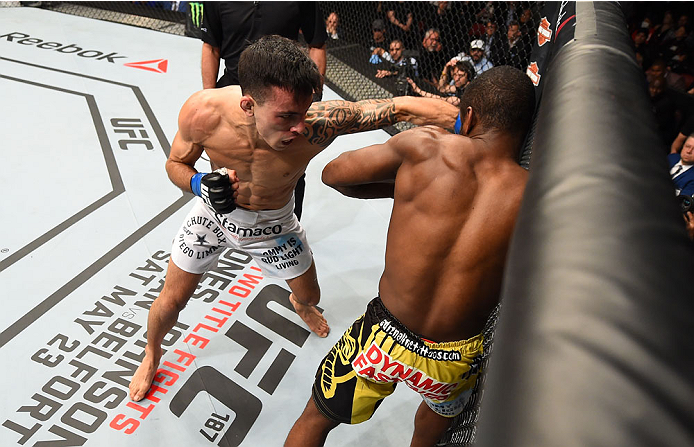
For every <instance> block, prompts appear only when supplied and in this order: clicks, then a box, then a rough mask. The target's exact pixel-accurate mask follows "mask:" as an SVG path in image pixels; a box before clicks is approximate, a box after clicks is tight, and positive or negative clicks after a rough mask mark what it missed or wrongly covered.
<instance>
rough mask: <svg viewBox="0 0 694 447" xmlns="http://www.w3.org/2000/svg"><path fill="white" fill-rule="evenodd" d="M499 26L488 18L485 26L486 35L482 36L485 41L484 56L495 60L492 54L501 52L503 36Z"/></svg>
mask: <svg viewBox="0 0 694 447" xmlns="http://www.w3.org/2000/svg"><path fill="white" fill-rule="evenodd" d="M497 30H498V26H497V25H496V22H495V21H494V20H487V26H485V28H484V36H482V41H483V42H484V57H486V58H487V59H488V60H490V61H491V60H493V58H494V57H493V56H492V55H496V54H499V52H500V51H502V50H500V49H499V47H500V46H501V44H502V43H503V42H502V38H501V37H500V36H499V33H498V32H497Z"/></svg>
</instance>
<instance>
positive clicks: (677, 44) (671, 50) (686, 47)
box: [663, 26, 694, 88]
mask: <svg viewBox="0 0 694 447" xmlns="http://www.w3.org/2000/svg"><path fill="white" fill-rule="evenodd" d="M689 34H690V33H689V32H688V29H687V27H686V26H679V27H678V28H677V29H676V30H675V37H674V39H672V40H671V41H670V42H668V44H667V45H666V46H665V48H663V57H664V59H665V62H666V64H667V65H668V66H669V67H670V68H671V70H672V71H673V72H680V73H681V72H683V71H686V69H687V62H688V61H687V59H686V58H687V55H689V54H691V53H692V52H693V51H694V48H692V45H691V43H690V42H689V41H688V40H687V39H688V38H689ZM668 85H669V84H668ZM672 88H674V87H672Z"/></svg>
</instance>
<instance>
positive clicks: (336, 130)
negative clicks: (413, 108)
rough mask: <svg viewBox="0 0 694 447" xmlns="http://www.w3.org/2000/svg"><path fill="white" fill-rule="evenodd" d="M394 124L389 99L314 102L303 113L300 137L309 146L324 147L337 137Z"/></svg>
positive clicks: (393, 106)
mask: <svg viewBox="0 0 694 447" xmlns="http://www.w3.org/2000/svg"><path fill="white" fill-rule="evenodd" d="M395 122H396V119H395V104H394V103H393V100H392V99H367V100H364V101H358V102H349V101H342V100H339V101H325V102H317V103H314V104H313V105H311V107H310V108H309V109H308V112H307V113H306V129H305V130H304V136H305V137H306V139H307V140H308V141H309V142H310V143H311V144H316V145H321V146H327V145H328V144H330V143H331V142H332V141H333V140H334V139H335V138H336V137H338V136H340V135H346V134H350V133H357V132H363V131H367V130H375V129H381V128H383V127H386V126H390V125H392V124H395Z"/></svg>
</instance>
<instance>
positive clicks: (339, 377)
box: [313, 297, 483, 424]
mask: <svg viewBox="0 0 694 447" xmlns="http://www.w3.org/2000/svg"><path fill="white" fill-rule="evenodd" d="M482 341H483V336H482V334H480V335H477V336H475V337H473V338H470V339H468V340H464V341H454V342H445V343H436V342H432V341H430V340H426V339H423V338H421V337H419V336H418V335H416V334H414V333H413V332H411V331H410V330H409V329H407V328H406V327H405V326H403V325H402V323H400V322H399V321H398V320H397V319H395V317H393V316H392V315H391V314H390V312H388V310H387V309H386V308H385V307H384V306H383V303H382V302H381V299H380V298H379V297H376V298H374V299H373V300H371V302H370V303H369V305H368V306H367V309H366V312H365V314H364V315H362V316H361V317H360V318H359V319H358V320H357V321H355V322H354V324H352V326H351V327H350V328H349V329H347V331H346V332H345V333H344V334H343V336H342V338H341V339H340V340H339V341H338V342H337V343H336V344H335V346H333V348H332V349H331V350H330V352H329V353H328V355H327V356H326V357H325V358H324V359H323V361H322V362H321V364H320V366H319V367H318V372H317V373H316V380H315V382H314V384H313V400H314V402H315V403H316V406H317V407H318V409H319V410H320V411H321V413H323V414H324V415H325V416H326V417H327V418H329V419H331V420H333V421H335V422H340V423H346V424H358V423H360V422H364V421H366V420H368V419H369V418H371V416H372V415H373V414H374V412H375V411H376V409H377V408H378V406H379V405H380V403H381V401H382V400H383V399H384V398H385V397H387V396H389V395H390V394H392V393H393V391H395V386H396V385H397V383H398V382H404V383H405V384H406V385H407V386H408V387H410V388H412V389H413V390H415V391H417V392H418V393H419V394H420V395H421V396H422V399H424V401H425V402H426V403H427V405H428V406H429V408H431V409H432V410H433V411H434V412H436V413H437V414H440V415H441V416H445V417H454V416H457V415H458V414H460V413H461V412H462V411H463V408H464V407H465V404H466V402H467V400H468V398H469V397H470V394H472V389H473V388H474V386H475V381H476V380H477V376H478V374H479V372H480V364H481V362H482V354H483V350H482Z"/></svg>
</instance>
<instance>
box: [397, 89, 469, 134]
mask: <svg viewBox="0 0 694 447" xmlns="http://www.w3.org/2000/svg"><path fill="white" fill-rule="evenodd" d="M393 103H394V104H395V115H396V119H397V120H398V121H407V122H410V123H412V124H416V125H418V126H422V125H427V124H430V125H434V126H439V127H443V128H444V129H453V127H455V120H456V118H457V117H458V108H457V107H456V106H454V105H452V104H450V103H448V102H446V101H443V100H442V99H436V98H416V97H413V96H397V97H395V98H393Z"/></svg>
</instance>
